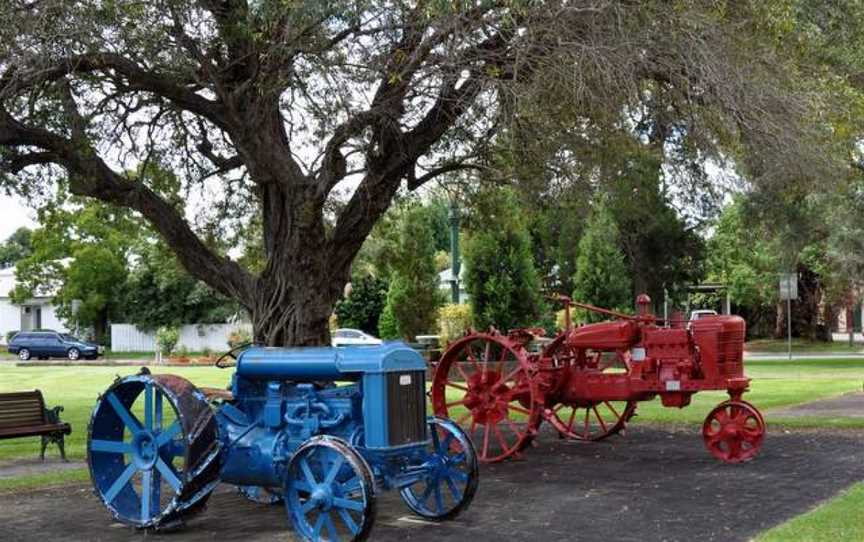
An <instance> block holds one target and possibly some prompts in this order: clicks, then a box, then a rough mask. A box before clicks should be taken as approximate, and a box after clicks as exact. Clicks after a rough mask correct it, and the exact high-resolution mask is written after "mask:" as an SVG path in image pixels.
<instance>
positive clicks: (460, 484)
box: [400, 418, 479, 520]
mask: <svg viewBox="0 0 864 542" xmlns="http://www.w3.org/2000/svg"><path fill="white" fill-rule="evenodd" d="M429 437H430V438H429V447H428V449H427V455H426V459H425V461H424V464H423V467H424V468H423V474H422V475H421V476H420V478H419V479H418V481H417V482H415V483H414V484H412V485H410V486H407V487H405V488H403V489H402V491H401V492H400V493H401V495H402V500H403V501H405V504H407V505H408V508H410V509H411V510H412V511H414V513H416V514H417V515H420V516H422V517H424V518H427V519H432V520H445V519H451V518H454V517H456V516H457V515H459V514H460V513H461V512H463V511H464V510H466V509H467V508H468V506H470V505H471V501H472V500H473V499H474V494H475V493H476V492H477V484H478V480H479V464H478V461H477V452H476V451H475V450H474V445H473V444H472V443H471V439H469V438H468V435H466V434H465V432H464V431H463V430H462V428H460V427H459V426H458V425H456V424H455V423H454V422H452V421H450V420H448V419H445V418H429Z"/></svg>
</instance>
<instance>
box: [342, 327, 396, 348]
mask: <svg viewBox="0 0 864 542" xmlns="http://www.w3.org/2000/svg"><path fill="white" fill-rule="evenodd" d="M331 343H332V344H333V346H356V345H361V344H364V345H376V344H383V343H384V341H382V340H381V339H379V338H378V337H373V336H372V335H369V334H368V333H365V332H363V331H360V330H359V329H348V328H342V329H337V330H336V331H334V332H333V336H332V341H331Z"/></svg>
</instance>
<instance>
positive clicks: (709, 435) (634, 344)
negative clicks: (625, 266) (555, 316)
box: [432, 294, 765, 463]
mask: <svg viewBox="0 0 864 542" xmlns="http://www.w3.org/2000/svg"><path fill="white" fill-rule="evenodd" d="M557 299H558V300H559V301H561V302H562V303H563V304H564V307H565V315H566V329H565V330H564V331H563V332H562V333H561V334H560V335H558V336H557V337H555V339H554V340H552V341H551V342H550V343H548V344H547V345H546V346H545V347H544V348H542V350H541V351H539V352H531V351H529V345H530V344H531V343H532V341H533V340H534V339H535V338H536V337H537V336H538V335H539V334H542V330H534V329H518V330H514V331H511V332H510V333H508V334H507V335H504V334H501V333H499V332H497V331H495V330H494V329H493V330H491V331H489V332H486V333H481V332H473V331H472V332H469V333H468V334H466V335H465V336H464V337H462V338H461V339H459V340H457V341H454V342H453V343H451V344H450V345H449V347H448V348H447V350H446V351H445V352H444V354H443V355H442V357H441V360H440V362H439V363H438V365H437V367H436V369H435V376H434V379H433V382H432V404H433V408H434V410H435V414H437V415H439V416H442V417H447V418H451V419H453V420H456V421H457V422H458V423H459V424H461V425H463V426H464V427H466V428H467V430H468V433H469V435H470V436H471V438H472V439H474V442H475V444H476V447H477V449H478V451H479V452H480V458H481V460H482V461H484V462H495V461H501V460H503V459H505V458H508V457H511V456H514V455H518V454H520V452H521V451H522V450H524V449H525V447H526V446H528V445H529V444H530V443H531V442H532V440H533V439H534V437H535V436H536V435H537V432H538V430H539V429H540V425H541V424H542V423H543V421H544V420H545V421H547V422H549V423H550V424H551V425H552V426H553V427H554V428H555V430H556V431H557V432H558V434H559V435H560V436H561V437H562V438H567V439H574V440H583V441H595V440H601V439H604V438H606V437H609V436H611V435H614V434H616V433H619V432H620V431H621V430H623V429H624V427H625V425H626V424H627V422H628V421H629V420H630V418H631V417H632V416H633V415H634V413H635V412H636V406H637V404H638V402H639V401H649V400H652V399H654V398H656V397H657V396H658V395H659V396H660V399H661V401H662V403H663V406H667V407H678V408H682V407H685V406H687V405H688V404H690V397H691V396H692V395H693V394H694V393H696V392H697V391H701V390H726V391H727V392H728V393H729V397H730V399H729V400H728V401H725V402H722V403H720V404H719V405H717V407H715V408H714V409H713V410H712V411H711V412H710V413H709V414H708V417H707V418H706V419H705V422H704V424H703V426H702V436H703V438H704V440H705V445H706V447H707V448H708V451H709V452H710V453H711V454H712V455H713V456H714V457H716V458H717V459H719V460H721V461H724V462H727V463H740V462H744V461H749V460H750V459H753V457H755V456H756V454H757V453H759V449H760V448H761V446H762V441H763V440H764V438H765V420H764V418H763V417H762V414H760V412H759V411H758V410H757V409H756V407H754V406H753V405H751V404H750V403H748V402H747V401H744V400H742V398H741V397H742V395H743V394H744V392H745V391H747V389H748V385H749V383H750V379H748V378H747V377H745V376H744V366H743V363H742V358H743V350H744V333H745V324H744V320H743V319H742V318H740V317H738V316H728V315H723V316H709V317H705V318H701V319H699V320H695V321H692V322H685V321H683V320H670V321H668V322H663V321H658V320H657V318H656V317H655V316H654V315H653V314H651V311H650V305H651V300H650V299H649V298H648V296H647V295H644V294H643V295H640V296H639V297H638V298H637V299H636V303H637V306H638V315H636V316H633V315H627V314H621V313H617V312H614V311H610V310H607V309H601V308H598V307H594V306H591V305H586V304H584V303H576V302H572V301H571V300H570V299H568V298H566V297H559V298H557ZM572 306H576V307H581V308H583V309H587V310H589V311H594V312H598V313H601V314H605V315H608V316H612V317H614V318H615V320H613V321H607V322H601V323H596V324H587V325H583V326H580V327H575V328H574V327H573V326H572V325H571V323H570V308H571V307H572ZM659 324H663V325H659Z"/></svg>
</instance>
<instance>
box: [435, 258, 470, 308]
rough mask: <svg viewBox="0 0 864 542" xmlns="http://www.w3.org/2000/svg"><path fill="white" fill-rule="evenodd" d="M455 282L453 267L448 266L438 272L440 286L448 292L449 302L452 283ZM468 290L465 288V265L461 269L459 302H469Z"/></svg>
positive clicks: (448, 300)
mask: <svg viewBox="0 0 864 542" xmlns="http://www.w3.org/2000/svg"><path fill="white" fill-rule="evenodd" d="M452 282H453V268H451V267H448V268H447V269H445V270H444V271H441V272H440V273H438V288H440V289H441V290H442V291H444V292H447V302H448V303H449V302H450V292H452V288H453V287H452V286H451V283H452ZM469 299H470V298H469V296H468V292H467V291H466V290H465V266H464V265H463V266H462V268H461V269H459V302H460V303H468V300H469Z"/></svg>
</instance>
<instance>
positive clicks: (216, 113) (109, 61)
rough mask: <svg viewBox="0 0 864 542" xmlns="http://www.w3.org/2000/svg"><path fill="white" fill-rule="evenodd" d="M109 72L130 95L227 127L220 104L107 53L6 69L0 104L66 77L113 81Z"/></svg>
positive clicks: (76, 56)
mask: <svg viewBox="0 0 864 542" xmlns="http://www.w3.org/2000/svg"><path fill="white" fill-rule="evenodd" d="M112 71H113V72H115V73H116V74H119V75H121V76H122V77H123V78H125V79H126V81H127V90H129V91H135V90H139V91H147V92H152V93H154V94H157V95H159V96H162V97H163V98H165V99H167V100H169V101H170V102H172V103H173V104H175V105H176V106H178V107H180V108H181V109H185V110H187V111H190V112H192V113H195V114H197V115H201V116H202V117H205V118H207V119H208V120H210V121H211V122H213V123H214V124H216V125H217V126H219V127H220V128H223V129H227V127H228V123H227V121H226V115H225V111H224V107H223V106H222V104H221V103H220V102H216V101H212V100H208V99H207V98H204V97H203V96H200V95H199V94H196V93H195V92H194V91H192V90H190V89H189V88H186V87H184V86H183V85H180V84H177V83H176V82H175V81H174V80H173V79H172V78H171V77H169V76H167V75H163V74H160V73H158V72H155V71H151V70H147V69H144V68H142V67H141V66H139V65H138V64H137V63H135V62H133V61H131V60H129V59H127V58H125V57H123V56H121V55H118V54H115V53H109V52H101V53H88V54H82V55H74V56H69V57H66V58H64V59H61V60H58V61H56V62H54V63H52V64H51V65H49V66H43V67H37V68H33V69H29V70H22V69H20V67H19V68H17V69H16V67H14V66H12V67H9V68H8V69H7V70H6V73H4V76H3V79H2V80H4V83H5V84H4V85H3V86H2V88H0V101H2V100H4V99H8V98H10V97H12V96H16V95H18V94H20V93H21V91H23V90H27V89H30V88H32V87H34V86H38V85H40V84H43V83H48V82H53V81H57V80H59V79H62V78H63V77H65V76H67V75H72V74H78V73H90V72H104V73H106V75H108V76H109V77H116V75H114V74H112V73H111V72H112Z"/></svg>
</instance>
